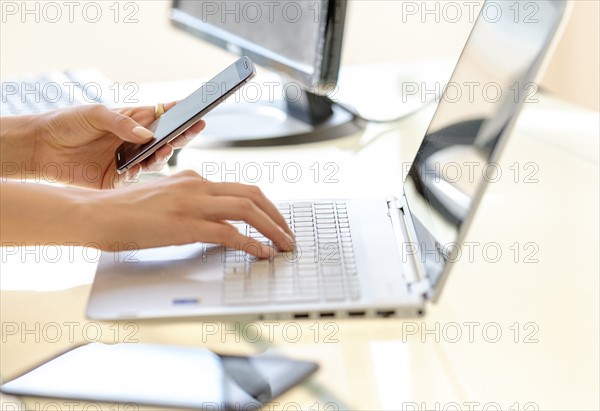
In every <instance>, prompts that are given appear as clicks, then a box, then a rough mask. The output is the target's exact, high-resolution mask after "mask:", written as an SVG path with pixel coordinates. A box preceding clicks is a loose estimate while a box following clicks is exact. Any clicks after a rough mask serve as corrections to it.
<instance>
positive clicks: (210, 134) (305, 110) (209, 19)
mask: <svg viewBox="0 0 600 411" xmlns="http://www.w3.org/2000/svg"><path fill="white" fill-rule="evenodd" d="M345 16H346V1H345V0H310V1H306V0H277V1H273V0H256V1H254V0H253V1H246V0H219V1H215V0H174V1H173V4H172V8H171V16H170V17H171V21H172V22H173V24H174V25H175V26H176V27H179V28H181V29H183V30H185V31H187V32H190V33H192V34H193V35H195V36H197V37H198V38H200V39H202V40H205V41H208V42H210V43H212V44H215V45H217V46H219V47H221V48H224V49H226V50H228V51H230V52H232V53H233V54H237V55H240V56H241V55H247V56H249V57H250V58H252V60H253V61H254V62H255V63H256V64H258V65H260V66H262V67H264V68H267V69H270V70H272V71H275V72H277V73H278V74H280V75H281V83H282V84H280V86H281V87H279V89H280V90H281V91H282V93H281V98H280V99H277V100H275V101H273V99H270V98H269V99H262V100H261V101H259V102H253V103H250V104H249V102H243V101H242V102H241V104H236V105H235V106H234V105H230V106H227V107H219V108H218V109H216V110H215V111H213V112H212V113H211V114H209V115H208V116H207V123H208V126H207V129H206V130H205V132H204V136H203V139H202V141H203V143H204V144H209V145H211V144H218V145H223V144H226V145H227V144H228V145H264V144H267V145H270V144H291V143H303V142H309V141H315V140H322V139H327V138H335V137H340V136H342V135H346V134H350V133H353V132H356V131H358V130H360V128H361V124H360V122H359V121H358V119H357V118H356V117H355V116H354V115H352V114H351V113H349V112H348V111H346V110H344V109H341V108H340V107H338V106H336V105H335V104H332V102H331V100H330V99H329V98H328V97H327V95H328V94H329V93H330V92H332V91H334V90H335V86H336V82H337V79H338V72H339V68H340V61H341V53H342V41H343V32H344V22H345ZM290 84H292V85H293V86H292V87H290V86H289V85H290ZM258 85H259V86H261V84H260V83H258ZM264 95H265V96H266V95H272V93H271V92H269V93H266V92H265V93H264ZM275 95H277V94H275ZM232 116H235V117H232ZM232 118H236V120H237V121H236V122H232V121H231V119H232ZM236 123H237V124H243V128H242V127H237V126H236Z"/></svg>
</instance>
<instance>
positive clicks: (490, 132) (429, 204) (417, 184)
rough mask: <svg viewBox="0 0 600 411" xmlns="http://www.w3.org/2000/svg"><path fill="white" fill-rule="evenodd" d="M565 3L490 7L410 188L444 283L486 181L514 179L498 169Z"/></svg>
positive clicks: (426, 258)
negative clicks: (501, 150) (500, 151)
mask: <svg viewBox="0 0 600 411" xmlns="http://www.w3.org/2000/svg"><path fill="white" fill-rule="evenodd" d="M565 7H566V2H565V1H556V0H538V1H531V0H525V1H499V2H489V1H486V2H485V3H484V4H483V6H482V9H481V12H480V15H479V17H478V19H477V21H476V22H475V26H474V28H473V30H472V32H471V35H470V37H469V39H468V41H467V44H466V46H465V48H464V50H463V53H462V55H461V57H460V59H459V61H458V63H457V66H456V69H455V71H454V73H453V75H452V78H451V80H450V81H449V83H448V85H447V86H446V88H445V90H444V93H443V95H442V97H441V100H440V103H439V105H438V108H437V111H436V113H435V115H434V117H433V119H432V121H431V123H430V125H429V129H428V131H427V133H426V135H425V138H424V140H423V142H422V144H421V147H420V148H419V150H418V153H417V156H416V158H415V161H414V162H413V164H412V166H411V168H410V171H409V172H408V175H407V176H406V179H405V182H404V192H405V195H406V199H407V202H408V205H409V208H410V211H411V215H412V217H413V223H414V226H415V231H416V234H417V237H418V239H419V240H418V241H419V244H418V245H417V248H418V249H419V251H420V261H421V263H422V269H423V270H424V271H425V273H426V275H427V276H428V277H429V279H430V281H431V282H432V286H434V288H435V285H437V283H438V282H439V280H440V278H441V277H440V276H441V274H442V272H443V271H444V268H445V266H446V263H447V262H448V261H452V260H453V259H456V258H457V257H458V254H457V251H458V248H457V245H458V244H459V241H461V239H462V236H463V233H464V228H465V226H466V224H465V223H466V222H467V221H468V218H469V216H470V215H471V214H472V212H473V211H474V208H475V205H476V203H477V202H478V200H479V197H480V196H481V194H482V189H483V186H484V185H485V184H484V183H486V182H494V181H499V179H500V178H508V177H507V172H509V171H510V170H502V169H501V168H500V166H499V165H498V164H496V163H494V160H495V157H496V155H497V152H496V151H497V150H496V149H497V148H498V147H499V142H500V141H501V140H502V139H503V137H504V135H505V134H507V132H508V130H509V129H510V126H511V125H512V124H513V123H514V121H515V119H516V115H517V113H518V111H519V109H520V107H521V106H522V104H523V103H524V104H532V103H535V102H537V101H538V97H539V96H538V92H539V88H538V85H537V84H536V83H534V80H535V76H536V74H537V71H538V69H539V67H540V65H541V63H542V59H543V57H544V54H545V52H546V50H547V49H548V46H549V44H550V42H551V40H552V37H553V34H554V33H555V32H556V29H557V27H558V24H559V23H560V20H561V16H562V14H563V12H564V9H565Z"/></svg>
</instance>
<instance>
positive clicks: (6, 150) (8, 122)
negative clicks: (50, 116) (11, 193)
mask: <svg viewBox="0 0 600 411" xmlns="http://www.w3.org/2000/svg"><path fill="white" fill-rule="evenodd" d="M40 116H41V115H23V116H5V117H0V161H1V162H2V167H1V170H2V171H1V173H2V177H3V178H12V179H15V178H16V179H19V178H21V177H22V176H24V175H25V174H26V171H30V170H34V169H35V167H34V166H35V164H34V163H35V160H34V156H35V146H36V144H35V140H36V136H37V135H38V134H39V127H40V126H39V122H40Z"/></svg>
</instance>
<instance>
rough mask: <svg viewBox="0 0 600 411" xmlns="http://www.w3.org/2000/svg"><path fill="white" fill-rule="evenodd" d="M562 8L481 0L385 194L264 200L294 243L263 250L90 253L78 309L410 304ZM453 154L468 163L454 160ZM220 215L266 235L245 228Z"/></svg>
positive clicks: (423, 297) (140, 312) (434, 270)
mask: <svg viewBox="0 0 600 411" xmlns="http://www.w3.org/2000/svg"><path fill="white" fill-rule="evenodd" d="M517 9H519V10H521V13H518V14H515V10H517ZM566 10H567V1H557V0H537V1H531V0H526V1H516V2H515V1H511V2H487V1H486V2H485V3H484V4H483V6H482V10H481V13H480V15H479V17H478V18H477V20H476V22H475V25H474V27H473V30H472V32H471V35H470V37H469V39H468V41H467V43H466V45H465V47H464V50H463V52H462V54H461V57H460V59H459V61H458V63H457V66H456V68H455V70H454V73H453V74H452V78H451V80H450V82H449V83H448V86H447V87H446V89H445V90H444V93H443V95H442V98H441V100H440V103H439V105H438V107H437V110H436V112H435V115H434V117H433V118H432V120H431V123H430V125H429V128H428V131H427V133H426V135H425V137H424V139H423V142H422V144H421V146H420V148H419V150H418V152H417V154H416V157H415V159H414V162H413V164H412V166H411V168H410V171H409V172H408V174H407V176H406V178H405V179H404V184H403V187H399V190H398V192H397V193H389V194H393V196H390V197H382V198H380V199H373V200H348V199H330V200H317V201H308V200H307V201H295V202H282V203H278V207H279V209H280V211H281V212H282V214H283V215H284V216H285V218H286V219H287V220H288V222H289V224H290V226H291V227H292V229H293V230H294V232H295V234H296V239H297V250H296V251H295V252H293V253H280V254H278V255H277V256H275V257H274V258H271V259H269V260H255V259H252V258H250V257H249V256H248V255H247V254H246V253H244V252H241V251H236V250H233V249H225V248H223V247H220V246H217V245H214V244H203V243H197V244H190V245H184V246H173V247H162V248H155V249H147V250H139V251H137V252H132V251H123V252H120V253H103V254H102V256H101V258H100V261H99V264H98V269H97V273H96V276H95V280H94V284H93V286H92V290H91V295H90V298H89V302H88V307H87V316H88V317H89V318H91V319H103V320H109V319H110V320H116V319H136V318H159V317H200V318H213V319H219V318H220V319H228V318H229V319H231V318H235V319H242V320H269V319H293V318H296V319H308V318H313V319H314V318H333V317H335V318H349V317H350V318H356V317H376V316H380V317H415V316H420V315H423V314H424V312H425V307H426V305H427V303H428V302H429V301H433V302H435V301H436V300H437V299H438V298H439V296H440V293H441V291H442V288H443V285H444V282H445V280H446V278H447V276H448V273H449V271H450V269H451V267H452V262H453V261H456V260H457V257H458V255H459V252H460V249H459V247H460V246H459V244H461V241H462V239H463V238H464V235H465V232H466V230H467V228H468V224H469V221H471V219H472V217H473V214H474V213H475V211H476V209H477V205H478V204H479V202H480V199H481V197H482V195H483V192H484V189H485V186H486V184H487V182H488V181H490V180H492V181H493V178H494V177H493V171H494V170H493V167H492V165H493V164H495V163H494V161H495V159H496V158H497V156H498V154H499V151H500V149H501V147H502V146H503V144H504V142H505V141H506V139H507V137H508V135H509V134H510V131H511V128H512V126H513V125H514V123H515V121H516V119H517V117H518V113H519V111H520V109H521V107H522V105H523V103H524V102H527V101H531V100H532V99H534V98H535V92H536V91H537V88H536V86H535V83H534V81H535V80H536V78H537V75H538V73H539V72H541V69H542V64H543V62H544V58H545V56H546V55H547V54H548V51H549V50H550V49H551V43H552V40H553V39H554V38H556V37H558V36H557V33H558V31H559V26H560V23H561V22H562V21H564V20H565V19H564V18H563V17H564V16H565V14H566ZM469 90H473V92H469ZM464 164H469V167H471V168H470V170H475V171H477V172H473V173H470V172H468V171H469V169H466V168H463V169H462V170H461V169H460V168H459V169H458V170H457V168H456V167H457V166H459V167H461V166H460V165H464ZM484 169H485V171H486V172H485V174H484V173H483V172H482V170H484ZM385 194H388V193H385ZM385 194H384V195H385ZM234 224H235V225H236V226H237V227H238V229H239V230H240V231H241V232H242V233H245V234H247V235H249V236H251V237H253V238H257V239H258V240H259V241H268V240H267V239H266V238H264V237H263V236H262V235H261V234H260V233H259V232H256V230H254V229H253V228H252V227H249V226H247V225H246V224H242V223H238V222H235V223H234Z"/></svg>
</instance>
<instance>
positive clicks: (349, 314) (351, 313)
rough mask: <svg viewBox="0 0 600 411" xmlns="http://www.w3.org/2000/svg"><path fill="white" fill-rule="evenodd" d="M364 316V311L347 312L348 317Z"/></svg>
mask: <svg viewBox="0 0 600 411" xmlns="http://www.w3.org/2000/svg"><path fill="white" fill-rule="evenodd" d="M365 314H366V312H365V311H348V316H349V317H364V316H365Z"/></svg>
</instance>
